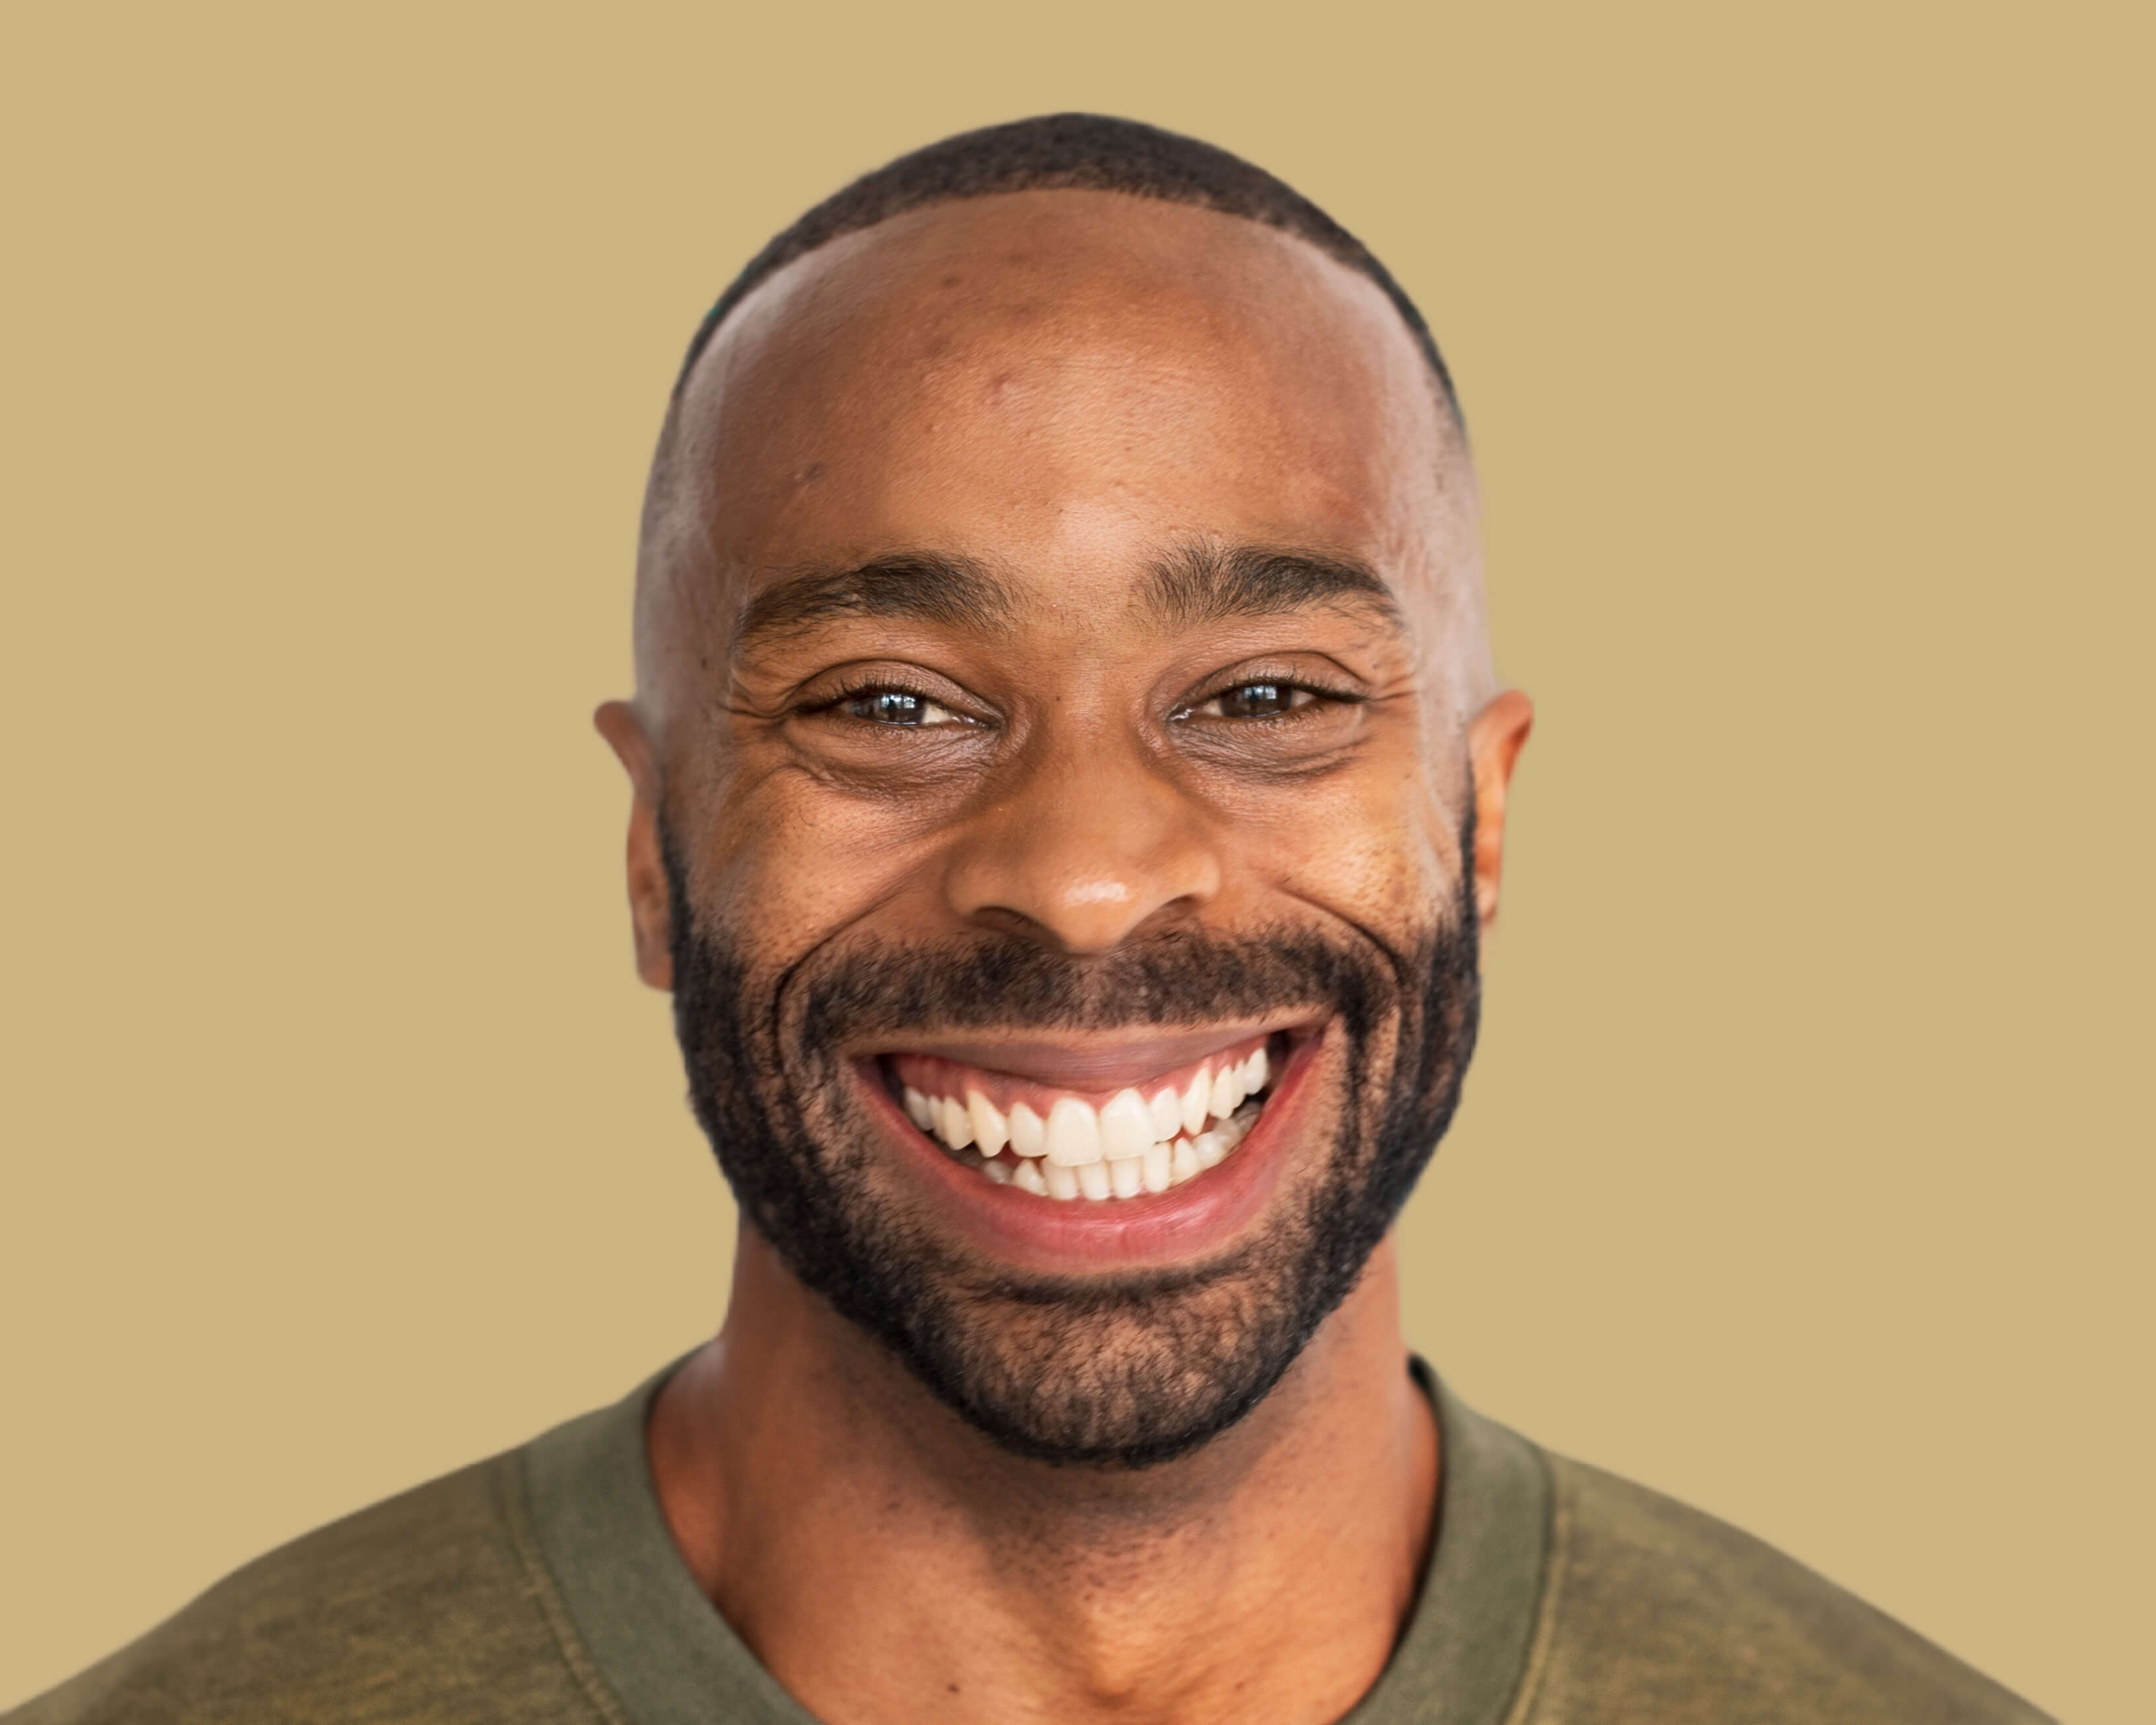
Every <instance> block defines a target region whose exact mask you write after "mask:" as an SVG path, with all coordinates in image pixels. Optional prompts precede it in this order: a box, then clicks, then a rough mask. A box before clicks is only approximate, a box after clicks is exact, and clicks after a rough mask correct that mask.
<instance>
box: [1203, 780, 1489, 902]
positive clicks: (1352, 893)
mask: <svg viewBox="0 0 2156 1725" xmlns="http://www.w3.org/2000/svg"><path fill="white" fill-rule="evenodd" d="M1255 825H1256V824H1255V823H1254V824H1253V826H1254V827H1255ZM1245 831H1246V834H1247V835H1248V836H1247V839H1246V841H1245V842H1246V844H1247V845H1248V855H1249V856H1250V860H1253V861H1256V862H1260V865H1261V866H1262V868H1263V870H1264V872H1265V874H1267V875H1270V878H1271V880H1272V881H1273V882H1274V883H1275V884H1276V886H1277V888H1278V889H1279V890H1281V891H1286V892H1287V893H1289V894H1291V895H1292V896H1295V897H1297V898H1301V899H1304V900H1307V901H1311V902H1312V903H1315V904H1317V905H1318V906H1322V908H1324V909H1327V910H1328V911H1332V912H1333V913H1335V914H1336V915H1338V916H1343V917H1346V918H1347V919H1348V920H1350V921H1353V922H1357V923H1358V924H1362V925H1363V926H1365V927H1369V928H1371V929H1372V930H1373V931H1375V932H1383V933H1386V934H1389V935H1392V936H1395V937H1411V936H1414V935H1416V934H1419V933H1423V932H1427V931H1428V930H1429V929H1430V927H1431V925H1432V923H1433V922H1435V920H1437V919H1438V918H1440V917H1442V916H1445V915H1447V914H1448V911H1447V909H1446V907H1447V906H1450V904H1451V902H1452V901H1453V899H1454V897H1455V895H1456V891H1457V886H1458V880H1459V870H1460V860H1461V859H1460V834H1459V819H1458V815H1457V814H1456V813H1455V811H1454V810H1453V809H1450V808H1449V807H1448V806H1447V799H1446V798H1445V795H1444V793H1443V788H1442V787H1441V786H1439V785H1435V784H1433V783H1431V781H1430V773H1429V772H1428V770H1427V768H1426V766H1425V765H1424V762H1422V761H1421V760H1420V759H1419V757H1416V756H1414V754H1413V753H1412V752H1410V751H1408V750H1406V749H1401V750H1399V751H1398V752H1397V758H1373V759H1371V760H1368V761H1366V762H1362V763H1358V770H1357V771H1354V772H1352V773H1342V774H1338V775H1336V776H1334V777H1332V778H1328V779H1324V780H1320V781H1317V782H1315V783H1310V784H1307V785H1305V786H1303V787H1301V788H1298V789H1297V791H1296V792H1295V793H1293V794H1292V795H1291V797H1290V798H1286V799H1284V806H1281V807H1280V808H1277V809H1270V810H1268V811H1267V815H1266V818H1265V820H1264V821H1263V823H1262V830H1252V829H1247V828H1246V829H1245Z"/></svg>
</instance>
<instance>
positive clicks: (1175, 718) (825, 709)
mask: <svg viewBox="0 0 2156 1725" xmlns="http://www.w3.org/2000/svg"><path fill="white" fill-rule="evenodd" d="M1261 688H1271V689H1280V690H1285V691H1288V692H1289V694H1290V695H1291V696H1292V695H1306V696H1309V697H1310V699H1308V700H1307V701H1293V702H1291V705H1290V706H1288V708H1287V709H1286V711H1282V712H1277V713H1265V714H1261V715H1259V714H1249V715H1244V716H1241V717H1240V718H1230V717H1229V716H1228V715H1226V714H1221V715H1219V722H1221V723H1224V724H1264V725H1271V724H1277V723H1280V722H1281V721H1284V720H1289V719H1292V718H1294V717H1296V716H1297V715H1298V714H1301V713H1303V712H1306V711H1308V710H1309V709H1310V708H1311V707H1313V706H1317V705H1318V704H1319V703H1320V702H1329V703H1332V704H1333V705H1335V706H1360V705H1361V704H1362V703H1363V700H1364V698H1365V697H1364V696H1362V695H1361V694H1359V693H1358V692H1357V691H1354V690H1352V689H1341V688H1335V687H1331V686H1328V685H1325V684H1322V683H1318V682H1314V681H1312V680H1309V679H1307V678H1304V677H1285V676H1265V675H1262V674H1260V675H1245V676H1240V677H1238V678H1236V679H1235V680H1234V681H1233V682H1229V683H1223V684H1221V685H1219V686H1218V687H1216V688H1215V689H1214V691H1212V692H1211V693H1210V694H1208V695H1203V696H1199V698H1198V699H1197V700H1195V701H1188V702H1185V703H1184V704H1183V706H1179V707H1178V708H1177V709H1176V710H1175V711H1173V712H1172V713H1170V714H1169V715H1168V719H1169V721H1170V722H1171V723H1185V722H1188V721H1191V720H1193V719H1194V718H1196V717H1197V716H1198V710H1199V708H1200V707H1204V706H1210V705H1212V704H1213V703H1214V701H1223V700H1225V699H1226V698H1227V697H1228V696H1230V695H1233V694H1235V692H1236V691H1239V690H1244V689H1261ZM878 695H902V696H908V697H910V698H911V699H912V700H915V701H920V702H921V703H922V704H923V705H925V706H934V707H940V708H941V709H942V711H945V712H947V713H950V714H951V715H952V717H953V719H954V720H956V721H957V722H956V723H955V724H952V723H944V722H938V723H935V724H928V725H901V724H895V723H891V722H889V721H881V720H876V719H870V718H863V717H861V716H860V715H858V714H846V713H844V708H845V707H846V706H849V705H850V703H852V702H855V701H862V700H865V699H867V698H869V697H870V696H878ZM802 711H803V713H804V714H806V715H808V716H824V715H827V714H839V715H843V716H845V717H848V718H850V719H852V720H853V721H854V722H855V723H856V724H860V725H868V726H875V728H877V729H880V730H889V731H905V730H923V731H947V730H957V729H959V728H968V729H988V728H990V727H989V726H988V725H987V724H986V723H985V722H984V721H981V720H978V719H976V718H973V716H971V715H969V714H965V713H961V712H959V711H958V710H957V708H956V707H954V706H952V705H951V704H950V703H949V702H948V701H941V700H938V699H937V696H934V695H932V694H931V693H930V692H929V691H927V690H926V689H923V688H921V687H919V686H918V685H909V684H907V683H905V682H902V681H900V680H897V679H896V678H892V677H888V676H879V677H865V678H863V679H861V680H860V681H859V682H856V683H852V684H849V685H845V686H844V687H842V688H840V689H839V691H837V692H836V693H834V694H833V695H831V696H828V697H825V698H824V699H821V700H819V701H815V702H814V703H813V704H811V705H809V706H806V707H804V708H803V709H802Z"/></svg>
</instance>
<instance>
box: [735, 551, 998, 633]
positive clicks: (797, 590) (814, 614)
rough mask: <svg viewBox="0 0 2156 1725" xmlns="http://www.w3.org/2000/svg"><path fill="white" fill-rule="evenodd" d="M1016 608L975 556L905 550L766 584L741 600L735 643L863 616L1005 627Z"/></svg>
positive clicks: (962, 626)
mask: <svg viewBox="0 0 2156 1725" xmlns="http://www.w3.org/2000/svg"><path fill="white" fill-rule="evenodd" d="M1016 610H1017V601H1016V598H1015V596H1014V594H1013V593H1012V592H1011V590H1010V588H1009V587H1008V586H1007V585H1006V584H1005V583H1004V582H1003V581H1002V580H1001V579H999V578H998V577H996V576H994V575H992V574H990V573H989V572H988V571H987V570H986V569H984V568H983V567H981V566H980V565H979V564H978V563H976V562H973V561H972V560H971V559H969V558H967V557H958V556H955V555H952V554H951V553H949V552H901V553H898V554H896V555H893V556H891V557H875V558H873V559H871V560H870V561H869V562H865V563H857V564H854V565H851V566H848V567H814V568H808V569H796V570H792V571H789V572H786V573H784V574H782V575H780V576H778V578H776V579H773V580H772V581H769V582H767V583H763V584H762V585H761V586H759V587H758V588H757V589H756V590H755V591H754V592H752V593H749V594H748V595H747V597H746V598H743V599H742V603H741V608H740V610H739V612H738V613H737V616H736V618H735V620H734V635H733V640H734V649H735V650H736V651H737V652H740V651H744V650H747V649H750V648H752V647H756V646H758V645H762V644H769V643H772V642H774V641H777V640H781V639H786V638H788V637H790V636H793V635H798V634H803V633H805V632H807V631H808V630H809V629H814V628H817V627H818V626H819V625H820V624H826V623H831V622H836V621H840V620H844V619H849V618H857V617H881V618H907V619H912V620H914V621H916V622H921V623H930V624H938V625H941V626H942V627H944V628H947V629H976V630H993V629H1004V628H1006V627H1008V626H1009V624H1010V622H1011V620H1012V618H1013V617H1014V614H1015V613H1016Z"/></svg>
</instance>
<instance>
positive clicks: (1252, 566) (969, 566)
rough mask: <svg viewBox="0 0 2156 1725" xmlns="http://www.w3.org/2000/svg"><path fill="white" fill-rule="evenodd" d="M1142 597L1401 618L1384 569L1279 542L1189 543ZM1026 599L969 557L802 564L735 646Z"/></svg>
mask: <svg viewBox="0 0 2156 1725" xmlns="http://www.w3.org/2000/svg"><path fill="white" fill-rule="evenodd" d="M1140 603H1142V605H1143V606H1144V608H1146V609H1147V611H1148V612H1150V613H1151V614H1152V617H1153V618H1154V619H1155V620H1156V621H1157V622H1158V623H1160V624H1163V625H1165V626H1167V627H1169V628H1176V629H1193V628H1198V627H1200V626H1202V625H1204V624H1209V623H1223V622H1230V621H1233V620H1235V619H1238V618H1261V617H1277V616H1281V615H1286V614H1291V613H1294V612H1297V611H1311V610H1319V609H1327V608H1329V609H1335V610H1342V609H1346V610H1361V611H1367V612H1370V613H1373V614H1375V615H1376V617H1377V618H1378V620H1379V621H1381V622H1383V624H1386V625H1387V626H1388V627H1390V628H1394V629H1397V628H1399V626H1400V624H1401V622H1402V617H1401V612H1400V606H1399V599H1398V598H1397V597H1395V595H1394V593H1393V590H1392V588H1390V587H1389V586H1387V585H1386V583H1385V581H1384V578H1383V577H1382V576H1380V575H1379V574H1378V572H1377V571H1376V570H1375V569H1373V568H1372V567H1370V566H1369V565H1368V563H1365V562H1363V561H1361V560H1360V559H1359V558H1356V557H1341V556H1337V555H1335V554H1332V553H1329V552H1314V551H1302V550H1295V549H1290V548H1285V547H1278V546H1262V545H1239V546H1222V545H1219V544H1214V543H1208V542H1199V543H1195V544H1191V545H1186V546H1183V547H1180V548H1178V550H1176V551H1173V552H1170V553H1168V556H1166V557H1163V558H1162V559H1161V560H1160V561H1159V562H1156V563H1155V564H1154V565H1153V566H1152V569H1151V570H1150V571H1149V572H1148V573H1147V578H1146V582H1145V585H1144V588H1143V591H1142V594H1141V596H1140ZM1021 608H1022V602H1021V601H1020V599H1019V597H1018V595H1017V594H1016V593H1014V591H1013V590H1012V588H1010V587H1009V584H1008V583H1005V582H1004V581H1002V580H1001V579H999V578H998V577H996V576H994V575H992V574H990V573H989V572H988V571H987V570H986V569H984V568H983V567H981V566H980V565H979V564H978V563H976V562H973V561H972V560H971V559H970V558H967V557H958V556H956V555H953V554H952V553H950V552H898V553H896V554H894V555H892V556H890V557H876V558H874V559H872V560H871V561H870V562H865V563H859V564H855V565H854V566H852V567H844V568H829V567H816V568H810V569H803V570H800V571H798V572H794V573H793V574H790V575H787V576H784V577H783V578H780V579H778V580H777V581H774V582H773V583H771V584H770V585H769V586H767V587H765V588H762V590H761V591H759V592H757V593H753V594H752V595H751V596H750V597H749V598H747V600H746V601H744V602H743V603H742V608H741V614H740V615H739V617H738V618H737V619H736V622H735V625H734V640H733V647H734V651H735V652H737V653H744V652H748V651H752V650H753V649H756V648H757V647H760V646H762V645H763V644H766V643H767V642H770V641H773V640H777V639H783V638H785V637H788V636H791V635H796V634H802V633H803V632H805V631H807V630H809V629H814V628H817V627H818V626H819V625H820V624H825V623H830V622H834V621H839V620H841V619H850V618H858V617H884V618H905V619H910V620H911V621H914V622H918V623H930V624H938V625H941V626H942V627H943V628H947V629H968V630H973V631H977V632H993V631H997V630H1001V629H1008V628H1009V626H1010V624H1012V622H1013V621H1014V620H1015V619H1016V618H1017V616H1018V614H1019V611H1020V610H1021Z"/></svg>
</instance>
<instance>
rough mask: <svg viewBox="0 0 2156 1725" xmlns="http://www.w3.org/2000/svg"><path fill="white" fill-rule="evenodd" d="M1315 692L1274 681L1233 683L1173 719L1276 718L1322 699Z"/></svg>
mask: <svg viewBox="0 0 2156 1725" xmlns="http://www.w3.org/2000/svg"><path fill="white" fill-rule="evenodd" d="M1322 698H1323V697H1322V696H1320V694H1319V693H1318V691H1317V690H1315V689H1306V688H1304V687H1303V686H1302V685H1301V684H1299V683H1283V682H1276V681H1275V680H1272V679H1270V678H1265V679H1260V680H1257V681H1255V682H1249V683H1236V684H1234V685H1231V686H1230V687H1228V688H1225V689H1223V690H1222V691H1220V692H1219V694H1218V695H1215V696H1212V697H1211V698H1210V699H1209V700H1206V701H1195V702H1193V703H1192V704H1191V705H1190V706H1187V707H1185V708H1184V709H1183V711H1182V712H1180V713H1178V715H1177V717H1178V718H1199V719H1276V718H1279V717H1280V716H1281V715H1283V714H1285V713H1291V712H1293V711H1295V710H1296V708H1297V707H1304V706H1309V705H1310V703H1311V702H1312V701H1317V700H1321V699H1322Z"/></svg>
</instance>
